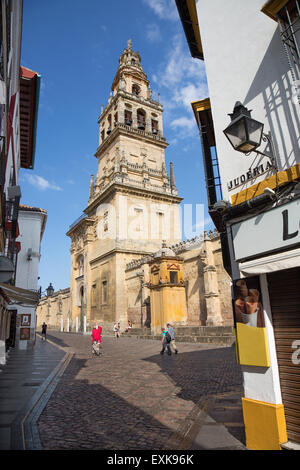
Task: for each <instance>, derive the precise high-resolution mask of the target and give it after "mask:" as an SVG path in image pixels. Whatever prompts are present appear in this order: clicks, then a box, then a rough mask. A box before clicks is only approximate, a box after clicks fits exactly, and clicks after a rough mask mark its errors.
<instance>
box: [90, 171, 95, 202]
mask: <svg viewBox="0 0 300 470" xmlns="http://www.w3.org/2000/svg"><path fill="white" fill-rule="evenodd" d="M93 195H94V175H91V182H90V199H91V198H92V197H93Z"/></svg>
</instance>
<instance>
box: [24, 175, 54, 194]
mask: <svg viewBox="0 0 300 470" xmlns="http://www.w3.org/2000/svg"><path fill="white" fill-rule="evenodd" d="M26 179H27V181H28V182H29V183H30V184H31V185H32V186H34V187H35V188H37V189H40V190H41V191H45V190H46V189H52V190H54V191H62V189H61V188H60V187H59V186H57V185H56V184H54V183H49V181H47V180H46V179H45V178H43V177H42V176H38V175H28V174H27V175H26Z"/></svg>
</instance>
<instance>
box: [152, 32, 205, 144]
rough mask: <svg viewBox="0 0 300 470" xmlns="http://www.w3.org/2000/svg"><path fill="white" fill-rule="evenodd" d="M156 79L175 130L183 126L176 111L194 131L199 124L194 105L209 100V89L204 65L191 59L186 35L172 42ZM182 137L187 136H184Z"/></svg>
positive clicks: (179, 36) (167, 115) (177, 37)
mask: <svg viewBox="0 0 300 470" xmlns="http://www.w3.org/2000/svg"><path fill="white" fill-rule="evenodd" d="M152 80H153V82H154V83H155V88H156V89H157V90H159V91H160V92H161V97H162V99H161V102H162V104H163V106H164V110H165V111H166V113H165V117H166V118H167V120H168V122H172V123H173V127H175V125H176V124H179V123H180V121H178V119H175V117H176V116H174V114H175V113H174V112H175V110H176V114H177V115H178V112H180V114H181V116H184V115H186V117H185V122H184V124H185V126H186V127H188V129H189V130H190V131H191V130H192V129H193V127H192V122H193V123H194V124H195V119H194V116H193V111H192V107H191V102H192V101H197V100H201V99H203V98H207V96H208V87H207V81H206V74H205V68H204V64H203V62H202V61H199V60H198V59H193V58H192V57H191V56H190V53H189V51H188V48H187V47H186V45H185V43H184V40H183V35H179V34H176V35H174V36H173V38H171V39H170V47H169V50H168V52H167V54H166V57H165V59H164V61H163V62H162V64H161V65H160V66H159V68H158V70H156V71H155V74H154V75H153V76H152ZM180 119H182V118H180ZM181 123H182V122H181ZM189 135H190V134H189ZM180 137H181V138H184V137H187V135H186V134H182V135H181V136H180Z"/></svg>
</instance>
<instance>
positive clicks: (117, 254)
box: [67, 40, 182, 322]
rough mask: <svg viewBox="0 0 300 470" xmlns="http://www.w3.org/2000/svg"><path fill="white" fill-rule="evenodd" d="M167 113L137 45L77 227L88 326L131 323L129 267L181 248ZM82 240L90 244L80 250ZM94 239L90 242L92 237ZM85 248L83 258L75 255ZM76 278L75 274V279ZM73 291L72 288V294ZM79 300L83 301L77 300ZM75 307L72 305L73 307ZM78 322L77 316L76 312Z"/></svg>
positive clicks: (123, 66)
mask: <svg viewBox="0 0 300 470" xmlns="http://www.w3.org/2000/svg"><path fill="white" fill-rule="evenodd" d="M162 114H163V107H162V105H161V103H160V100H158V101H155V100H154V99H153V96H152V91H151V88H150V83H149V80H148V78H147V75H146V74H145V72H144V71H143V68H142V65H141V57H140V55H139V53H138V52H135V51H133V49H132V42H131V40H129V41H128V43H127V48H126V49H124V51H123V53H122V54H121V56H120V58H119V67H118V69H117V72H116V75H115V77H114V80H113V83H112V87H111V91H110V95H109V98H108V102H107V105H106V107H105V108H104V109H103V108H102V109H101V114H100V117H99V119H98V124H99V146H98V148H97V151H96V153H95V157H96V158H97V161H98V169H97V174H96V176H95V178H94V176H93V175H92V177H91V182H90V188H89V200H88V206H87V207H86V208H85V209H84V213H85V214H86V216H85V217H84V218H83V219H81V220H79V221H78V223H77V224H73V226H72V227H71V229H70V230H69V232H68V234H67V235H69V236H70V237H71V238H72V249H71V253H72V266H73V268H72V267H71V290H74V294H72V295H73V298H74V302H75V304H76V301H77V303H78V298H81V297H82V296H81V297H80V295H79V297H78V293H76V292H77V290H78V286H79V284H78V286H77V285H76V274H77V272H76V266H77V264H78V262H77V259H78V257H79V256H84V259H85V272H84V279H81V284H82V282H83V283H84V286H85V295H84V299H85V302H86V308H85V311H86V315H87V320H88V322H89V321H94V320H95V321H96V320H99V321H109V322H111V321H115V320H121V321H123V320H124V322H126V320H127V316H126V315H127V313H126V312H127V305H128V304H127V292H126V288H125V281H124V280H125V269H126V264H127V263H129V262H131V261H133V260H135V259H138V258H140V257H141V256H144V255H151V254H153V253H155V252H156V251H157V250H159V248H160V247H161V243H162V240H163V239H164V240H167V242H168V244H176V243H178V242H180V241H181V222H180V214H179V203H180V202H181V200H182V199H181V198H180V197H179V196H178V191H177V188H176V185H175V177H174V169H173V165H172V164H171V169H170V173H171V174H170V177H169V174H168V172H167V169H166V164H165V149H166V147H167V146H168V144H167V142H166V139H165V137H164V134H163V120H162ZM78 232H80V233H82V237H83V238H84V239H85V241H86V242H85V243H83V244H82V245H80V244H79V245H78V243H77V242H76V243H77V245H76V243H75V241H76V240H77V239H78ZM87 234H88V236H87ZM76 246H81V251H80V252H79V251H78V250H77V249H76ZM72 273H73V274H72ZM72 286H73V287H72ZM76 299H77V300H76ZM72 305H73V304H72ZM72 311H73V316H74V315H75V314H76V308H74V307H73V306H72Z"/></svg>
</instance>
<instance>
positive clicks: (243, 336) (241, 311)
mask: <svg viewBox="0 0 300 470" xmlns="http://www.w3.org/2000/svg"><path fill="white" fill-rule="evenodd" d="M232 304H233V314H234V323H235V332H236V342H237V356H238V362H239V363H240V364H242V365H247V366H260V367H269V366H270V359H269V348H268V340H267V333H266V328H265V321H264V311H263V305H262V295H261V289H260V282H259V277H258V276H252V277H247V278H244V279H238V280H236V281H234V282H233V299H232Z"/></svg>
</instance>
